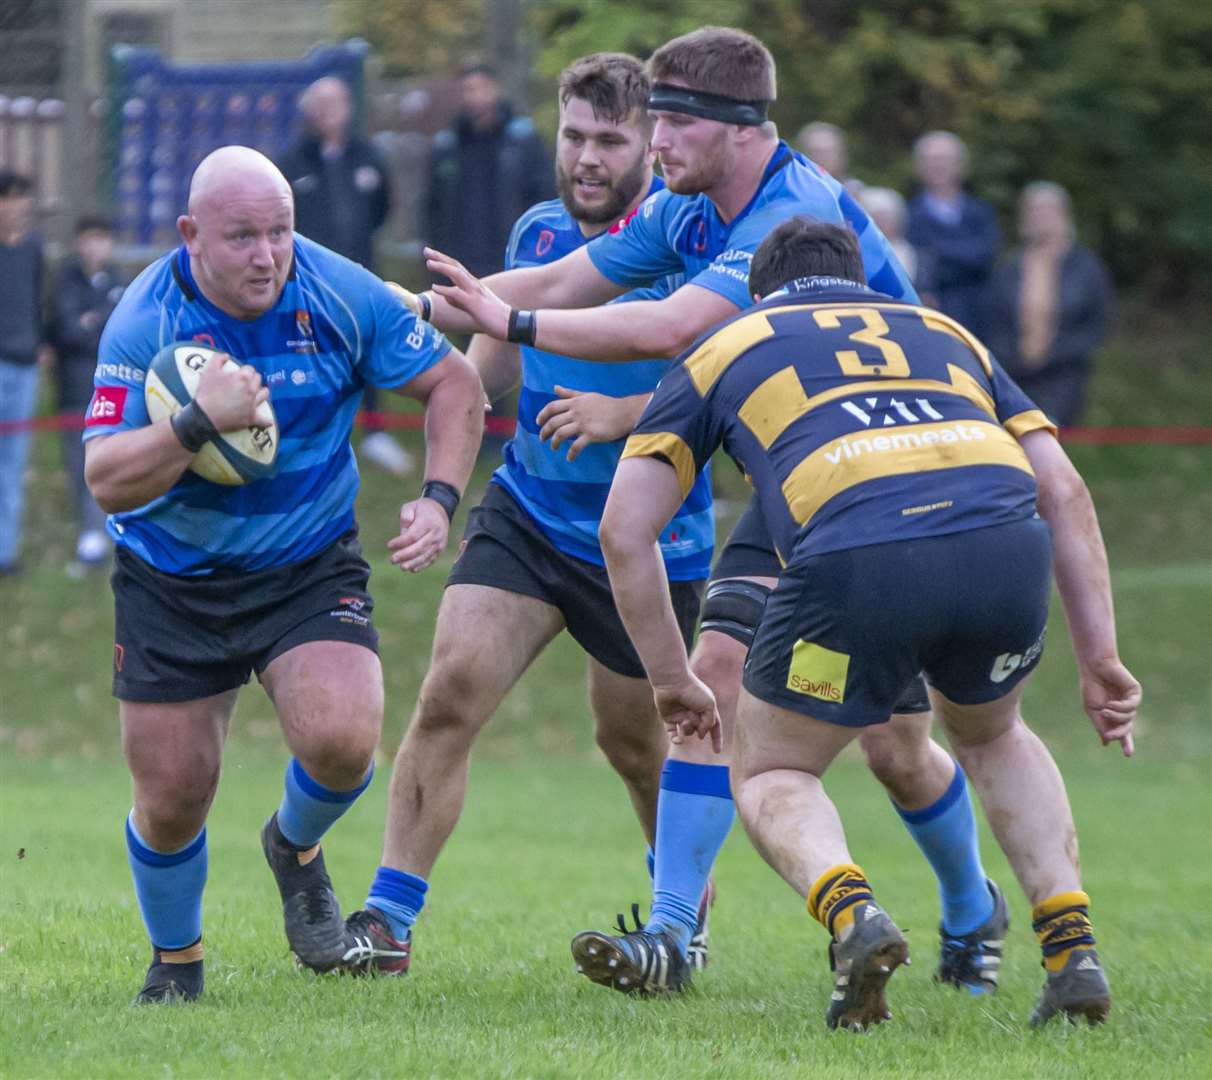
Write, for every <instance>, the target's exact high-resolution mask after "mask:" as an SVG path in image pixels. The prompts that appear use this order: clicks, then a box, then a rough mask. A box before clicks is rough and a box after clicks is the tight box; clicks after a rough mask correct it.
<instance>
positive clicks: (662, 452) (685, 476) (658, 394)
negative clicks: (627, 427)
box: [623, 364, 722, 498]
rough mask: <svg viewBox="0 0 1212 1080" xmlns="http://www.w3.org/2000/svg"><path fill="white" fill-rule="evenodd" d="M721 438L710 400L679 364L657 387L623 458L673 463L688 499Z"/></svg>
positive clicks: (630, 437)
mask: <svg viewBox="0 0 1212 1080" xmlns="http://www.w3.org/2000/svg"><path fill="white" fill-rule="evenodd" d="M721 438H722V435H721V432H720V428H719V425H718V424H716V423H715V422H714V420H713V417H712V409H711V405H710V402H709V400H707V399H704V398H702V397H700V396H699V392H698V390H697V389H695V386H694V383H693V382H692V381H691V379H690V376H689V374H688V373H687V371H686V368H685V366H684V365H683V364H678V365H676V366H675V367H674V368H673V369H672V370H671V371H670V372H669V374H667V375H666V376H665V378H663V379H662V380H661V381H660V383H658V384H657V388H656V391H655V392H654V393H653V395H652V400H651V401H649V402H648V406H647V408H645V409H644V413H643V415H642V416H641V417H640V419H639V422H638V423H637V424H636V426H635V430H634V431H633V432H632V433H631V435H630V436H628V438H627V443H626V445H625V446H624V448H623V457H624V458H629V457H659V458H662V459H664V460H665V461H667V462H669V464H670V465H672V466H673V467H674V469H675V470H676V471H677V474H678V482H679V483H680V484H681V487H682V497H683V498H685V497H686V496H688V495H689V494H690V489H691V488H692V487H694V482H695V478H696V477H697V476H698V474H699V473H700V472H702V471H703V469H704V468H705V467H706V465H707V463H708V462H709V461H710V460H711V455H712V454H713V453H715V450H716V447H718V446H719V444H720V440H721Z"/></svg>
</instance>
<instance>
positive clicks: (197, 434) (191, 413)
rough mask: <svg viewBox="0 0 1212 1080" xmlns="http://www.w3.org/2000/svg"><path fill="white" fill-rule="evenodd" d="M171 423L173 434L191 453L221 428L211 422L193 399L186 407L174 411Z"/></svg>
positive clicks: (199, 448) (194, 452)
mask: <svg viewBox="0 0 1212 1080" xmlns="http://www.w3.org/2000/svg"><path fill="white" fill-rule="evenodd" d="M169 424H170V425H171V426H172V429H173V434H174V435H176V436H177V442H179V443H180V444H181V445H182V446H184V447H185V449H186V450H188V451H189V452H190V453H191V454H196V453H197V452H198V451H199V450H201V449H202V447H204V446H205V445H206V444H207V443H208V442H210V440H211V439H213V438H214V437H215V436H216V435H218V434H219V429H218V428H217V427H215V425H214V424H213V423H211V419H210V417H209V416H207V415H206V413H204V412H203V411H202V406H201V405H199V404H198V403H197V402H196V401H191V402H190V403H189V404H188V405H186V406H185V408H184V409H181V410H179V411H177V412H175V413H173V415H172V418H171V419H170V420H169Z"/></svg>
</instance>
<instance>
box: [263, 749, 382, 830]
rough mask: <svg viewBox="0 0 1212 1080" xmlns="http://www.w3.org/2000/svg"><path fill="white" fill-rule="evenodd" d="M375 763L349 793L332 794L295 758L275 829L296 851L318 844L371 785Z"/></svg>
mask: <svg viewBox="0 0 1212 1080" xmlns="http://www.w3.org/2000/svg"><path fill="white" fill-rule="evenodd" d="M374 774H375V767H374V763H373V762H372V763H371V766H370V768H369V769H367V770H366V779H364V780H363V781H362V783H361V784H359V785H358V786H357V787H356V788H354V789H353V790H352V791H334V790H333V789H332V788H329V787H325V786H324V785H323V784H321V783H320V782H319V781H318V780H314V779H312V777H310V776H308V775H307V772H306V770H304V768H303V766H302V765H300V764H299V759H298V758H291V759H290V764H289V765H287V766H286V792H285V794H284V795H283V796H282V805H281V806H280V807H278V828H279V829H281V830H282V835H283V836H285V837H286V839H287V840H289V841H290V842H291V843H292V844H294V845H295V847H297V848H309V847H313V846H314V845H316V844H318V843H319V842H320V837H322V836H323V835H324V834H325V833H326V832H328V830H329V827H330V826H331V825H332V823H333V822H334V821H336V820H337V818H339V817H340V816H341V815H342V814H344V813H345V811H346V810H348V809H349V808H350V807H351V806H353V804H354V800H355V799H357V797H358V796H359V795H361V794H362V792H364V791H365V790H366V788H367V787H368V786H369V785H370V781H371V777H373V776H374Z"/></svg>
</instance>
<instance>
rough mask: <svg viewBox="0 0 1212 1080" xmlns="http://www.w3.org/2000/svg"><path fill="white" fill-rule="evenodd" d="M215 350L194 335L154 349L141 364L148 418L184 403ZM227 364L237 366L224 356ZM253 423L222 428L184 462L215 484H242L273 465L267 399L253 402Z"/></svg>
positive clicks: (272, 420)
mask: <svg viewBox="0 0 1212 1080" xmlns="http://www.w3.org/2000/svg"><path fill="white" fill-rule="evenodd" d="M218 352H219V350H218V349H210V348H207V347H206V346H205V345H199V344H198V343H197V342H195V341H175V342H173V344H171V345H166V346H165V347H164V348H163V349H161V350H160V351H159V352H158V353H157V354H156V357H155V359H154V360H153V361H152V362H151V366H150V367H149V368H148V370H147V380H146V382H145V383H144V384H143V398H144V400H145V401H146V402H147V415H148V417H149V419H150V420H151V421H152V423H155V422H156V421H157V420H162V419H164V417H166V416H172V415H173V414H174V413H176V412H178V411H180V410H181V409H183V408H185V406H186V405H188V404H189V403H190V402H191V401H193V399H194V394H195V393H197V391H198V379H199V377H200V376H201V374H202V369H203V368H204V367H205V366H206V363H207V361H208V360H210V358H211V357H212V356H215V355H216V354H217V353H218ZM226 366H228V367H239V366H240V365H239V364H238V363H236V361H235V360H232V359H230V358H229V359H228V361H227V365H226ZM256 419H257V423H255V424H253V425H251V426H250V427H247V428H241V429H240V430H239V431H225V432H222V433H220V434H219V435H217V436H215V438H213V439H211V440H210V442H208V443H207V444H206V445H205V446H204V447H202V449H201V450H199V451H198V452H197V453H196V454H195V455H194V459H193V461H191V462H190V464H189V467H190V469H192V470H193V471H194V472H196V473H197V474H198V475H199V476H201V477H203V478H204V479H206V480H210V481H212V482H214V483H216V484H227V485H229V486H234V485H237V484H247V483H248V482H249V481H251V480H261V479H263V478H264V477H266V476H270V475H271V474H272V473H273V471H274V462H275V461H276V460H277V457H278V418H277V417H276V416H275V415H274V410H273V407H272V406H271V405H270V403H269V402H268V401H264V402H262V403H261V404H260V405H258V406H257V413H256Z"/></svg>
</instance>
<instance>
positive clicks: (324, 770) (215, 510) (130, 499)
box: [84, 146, 483, 1002]
mask: <svg viewBox="0 0 1212 1080" xmlns="http://www.w3.org/2000/svg"><path fill="white" fill-rule="evenodd" d="M177 227H178V230H179V231H180V234H181V239H182V244H181V246H180V247H178V248H177V249H176V250H174V251H172V252H169V253H168V254H167V255H164V256H163V257H161V258H160V259H158V260H156V262H154V263H152V265H151V266H149V267H148V268H147V269H146V270H144V271H143V273H142V274H140V275H139V277H138V278H137V279H136V280H135V282H134V284H132V285H131V287H130V288H129V289H128V290H127V291H126V293H125V295H124V296H123V298H122V301H121V303H120V304H119V305H118V307H117V308H116V309H115V311H114V314H113V316H112V317H111V318H110V321H109V323H108V325H107V326H106V329H105V332H104V334H103V336H102V339H101V348H100V357H99V361H98V365H97V374H96V386H95V391H94V394H93V399H92V402H91V404H90V407H89V410H88V416H87V422H86V430H85V436H84V437H85V440H86V444H85V453H86V477H87V480H88V484H89V487H90V489H91V490H92V492H93V495H94V496H95V497H96V499H97V501H98V503H100V504H101V506H102V507H103V508H104V509H105V510H106V511H107V512H108V513H109V514H110V517H109V526H108V527H109V532H110V535H111V536H112V537H113V540H114V544H115V549H116V557H115V567H114V574H113V589H114V598H115V604H116V613H115V635H114V642H115V644H114V676H113V692H114V696H115V697H116V698H117V699H118V702H119V706H118V708H119V716H120V718H121V726H122V746H123V751H124V753H125V755H126V760H127V763H128V765H129V767H130V771H131V775H132V777H133V780H134V808H133V809H132V810H131V812H130V815H129V817H128V818H127V820H126V845H127V850H128V852H129V856H130V865H131V871H132V874H133V877H134V884H135V894H136V896H137V898H138V901H139V908H140V911H141V912H142V915H143V921H144V925H145V926H146V928H147V933H148V936H149V937H150V938H151V943H152V963H151V966H150V968H149V970H148V972H147V978H146V981H145V982H144V985H143V988H142V990H141V991H140V993H139V996H138V998H137V1000H138V1001H139V1002H163V1001H171V1000H193V999H194V998H197V997H198V996H199V995H200V994H201V992H202V987H203V959H202V893H203V889H204V887H205V884H206V868H207V841H206V816H207V811H208V810H209V809H210V805H211V800H212V799H213V798H214V794H215V790H216V787H217V785H218V781H219V767H220V761H221V758H222V752H223V741H224V737H225V735H226V733H227V728H228V722H229V720H230V718H231V714H232V709H233V708H234V706H235V702H236V695H237V693H238V692H239V688H240V687H241V686H242V685H243V684H244V683H245V682H247V681H248V679H249V676H250V675H252V674H254V673H255V674H256V675H257V677H258V679H259V680H260V681H261V684H262V686H263V687H264V688H265V691H266V693H267V694H268V695H269V698H270V700H271V701H272V702H273V704H274V708H275V710H276V711H277V714H278V718H279V720H280V722H281V725H282V732H283V735H284V736H285V738H286V743H287V746H288V747H289V749H290V752H291V754H292V755H293V756H292V757H291V759H290V762H289V764H288V765H287V768H286V779H285V790H284V792H283V795H282V801H281V805H280V806H279V808H278V810H277V811H276V812H274V813H272V814H271V815H270V817H269V820H268V821H267V822H266V823H265V826H264V828H263V830H262V834H261V839H262V845H263V848H264V851H265V856H266V859H267V861H268V862H269V865H270V868H271V870H272V871H273V874H274V878H275V879H276V881H277V884H278V888H279V891H280V893H281V896H282V906H283V915H284V919H285V926H286V936H287V939H288V941H289V943H290V947H291V949H292V950H293V951H294V953H295V954H296V955H297V956H298V958H299V959H300V960H301V961H302V962H303V963H305V964H307V965H309V966H311V967H313V968H317V969H320V970H323V969H326V968H331V967H334V966H336V964H337V963H338V962H339V960H340V957H341V953H342V951H343V940H344V935H343V924H342V919H341V913H340V910H339V907H338V904H337V900H336V897H335V896H334V895H333V891H332V885H331V882H330V881H329V878H328V874H327V873H326V871H325V868H324V858H323V855H322V854H321V851H320V847H319V843H320V839H321V837H322V836H323V835H324V833H325V832H326V831H327V830H328V828H329V827H330V826H331V825H332V824H333V823H334V822H335V821H336V820H337V819H338V818H339V817H340V816H341V815H342V814H343V813H344V812H345V811H346V810H348V809H349V807H350V806H351V805H352V804H353V802H354V800H355V799H356V798H357V797H358V796H359V795H360V794H361V793H362V792H363V791H364V790H365V788H366V786H367V785H368V784H369V783H370V778H371V773H372V771H373V755H374V750H375V747H376V745H377V743H378V739H379V730H380V726H381V722H382V714H383V680H382V670H381V668H380V664H379V657H378V653H377V641H378V638H377V634H376V631H375V628H374V625H373V622H372V618H371V613H372V610H373V607H374V603H373V601H372V599H371V597H370V594H369V593H368V592H367V583H368V580H369V576H370V568H369V567H368V566H367V564H366V561H365V559H364V558H363V557H362V549H361V546H360V544H359V542H358V529H357V523H356V522H355V520H354V513H353V504H354V497H355V495H356V494H357V490H358V473H357V469H356V466H355V464H354V457H353V451H352V450H351V448H350V443H349V436H350V430H351V428H352V426H353V421H354V415H355V413H356V412H357V409H358V403H359V401H360V399H361V395H362V391H363V389H364V388H365V387H367V386H379V387H385V388H388V389H392V390H395V391H397V392H399V393H401V394H404V395H406V396H408V397H411V398H415V399H417V400H418V401H421V402H423V403H424V404H425V418H426V425H425V432H426V444H427V445H426V469H425V480H424V483H423V485H422V488H421V493H420V496H419V497H418V498H415V499H413V500H411V501H408V502H405V503H404V505H403V506H402V507H401V509H400V524H399V533H398V534H397V535H396V536H394V537H393V538H392V539H390V540H389V541H388V542H387V547H388V548H389V549H390V551H391V561H392V562H393V563H394V564H395V565H396V566H398V567H400V568H401V569H402V570H408V571H414V572H415V571H418V570H422V569H424V568H425V567H426V566H428V565H429V564H430V563H432V562H433V560H434V559H436V558H437V556H438V555H439V553H440V552H441V551H442V549H443V548H444V547H445V546H446V540H447V533H448V530H449V526H450V518H451V515H452V514H453V513H454V510H455V507H456V506H457V504H458V501H459V497H460V494H461V492H462V490H463V487H464V485H465V484H466V482H467V478H468V476H469V475H470V473H471V468H472V464H473V462H474V460H475V455H476V451H477V449H478V447H479V443H480V436H481V433H482V429H483V409H482V404H481V402H482V391H481V388H480V381H479V378H478V376H477V375H476V373H475V371H474V370H473V369H472V367H471V366H470V365H469V364H468V363H467V361H466V359H465V358H464V357H463V356H462V354H461V353H459V352H458V351H457V350H456V349H453V348H452V347H451V346H450V344H449V343H448V342H447V341H446V340H445V339H444V338H443V337H442V336H441V335H440V334H439V333H438V332H437V331H436V330H434V329H432V328H431V327H429V326H427V325H425V324H424V323H421V322H419V321H418V320H417V319H416V318H415V317H414V316H413V315H412V314H411V313H410V312H409V311H408V310H407V309H406V308H404V307H403V306H402V305H401V304H400V303H399V301H398V300H397V299H396V298H395V297H394V296H393V294H392V293H391V292H390V291H389V290H388V289H387V287H386V286H385V285H384V284H383V282H381V281H380V280H379V279H378V278H376V277H375V276H374V275H373V274H371V273H370V272H369V271H367V270H365V269H363V268H362V267H360V266H357V265H356V264H354V263H352V262H350V261H349V260H347V259H344V258H342V257H341V256H339V255H336V254H334V253H333V252H331V251H329V250H327V249H326V248H323V247H321V246H320V245H318V244H315V243H312V242H311V241H309V240H306V239H305V238H303V237H301V236H298V235H297V234H295V232H294V203H293V199H292V196H291V191H290V187H289V185H288V184H287V182H286V180H285V178H284V177H283V176H282V174H281V173H280V172H279V171H278V169H277V168H276V167H275V166H274V165H273V164H272V163H271V162H270V161H269V160H268V159H267V158H265V157H264V156H262V155H261V154H259V153H257V152H256V151H254V150H251V149H249V148H247V147H242V146H227V147H222V148H220V149H218V150H216V151H215V152H214V153H212V154H210V155H209V156H208V157H207V158H205V159H204V160H203V161H202V163H201V164H200V165H199V166H198V168H197V171H196V172H195V173H194V176H193V180H192V183H191V185H190V193H189V209H188V212H187V213H186V214H183V215H182V216H181V217H180V218H179V219H178V221H177ZM176 341H197V342H199V343H201V344H205V345H207V346H211V347H213V348H215V349H216V350H219V352H220V353H221V354H223V353H225V354H227V355H229V356H231V357H232V358H234V359H235V360H237V361H239V365H238V366H226V359H225V357H224V356H222V355H220V356H217V357H215V358H212V359H211V360H210V361H209V362H208V363H207V365H206V367H205V368H204V369H203V370H202V373H201V377H200V379H199V382H198V388H197V393H196V396H195V398H194V400H193V401H192V402H191V403H190V404H189V405H187V406H186V407H185V408H184V409H182V410H181V411H180V412H178V413H177V414H176V415H175V416H173V417H172V418H171V419H165V420H160V421H157V422H156V423H150V422H149V418H148V413H147V409H146V407H145V405H144V397H143V383H144V379H145V376H146V372H147V369H148V366H149V365H150V364H151V362H152V360H153V358H154V357H155V356H156V354H157V353H158V352H159V350H161V349H162V348H164V347H165V346H166V345H169V344H171V343H172V342H176ZM267 398H268V399H270V400H271V402H272V405H273V408H274V410H275V412H276V414H277V421H278V425H279V432H280V445H279V451H278V455H277V459H276V463H275V469H274V472H273V474H272V475H270V476H268V477H266V478H264V479H260V480H256V481H253V482H250V483H248V484H246V485H244V486H241V487H225V486H222V485H219V484H215V483H212V482H210V481H208V480H205V479H203V478H202V477H201V476H199V475H197V474H195V473H194V472H192V471H188V470H189V465H190V462H191V460H192V458H193V456H194V454H195V453H196V452H197V451H198V450H199V449H200V447H202V446H203V445H204V444H205V443H206V442H207V441H208V440H209V439H211V438H212V437H214V435H215V434H216V433H223V432H231V431H237V430H240V429H242V428H246V427H248V426H249V425H250V424H251V423H252V422H253V416H254V411H255V410H256V408H257V406H258V405H259V404H260V403H261V402H263V401H265V400H266V399H267Z"/></svg>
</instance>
